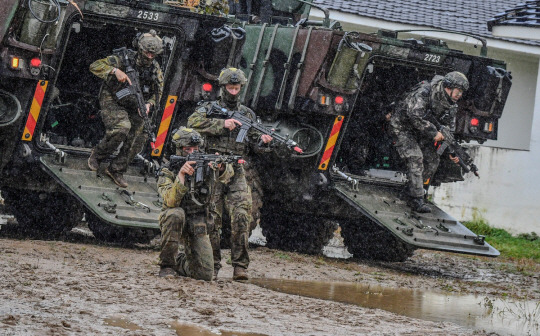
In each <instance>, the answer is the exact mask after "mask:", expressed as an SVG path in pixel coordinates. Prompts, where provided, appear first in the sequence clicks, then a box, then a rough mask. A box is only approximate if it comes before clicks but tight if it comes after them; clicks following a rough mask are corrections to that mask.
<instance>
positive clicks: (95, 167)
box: [88, 149, 99, 171]
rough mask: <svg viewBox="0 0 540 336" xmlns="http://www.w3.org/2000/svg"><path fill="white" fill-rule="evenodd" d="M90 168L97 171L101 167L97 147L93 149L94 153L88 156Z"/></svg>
mask: <svg viewBox="0 0 540 336" xmlns="http://www.w3.org/2000/svg"><path fill="white" fill-rule="evenodd" d="M88 168H90V170H91V171H97V170H98V169H99V161H98V159H97V158H96V150H95V149H92V153H91V154H90V157H89V158H88Z"/></svg>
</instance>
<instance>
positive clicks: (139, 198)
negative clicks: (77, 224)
mask: <svg viewBox="0 0 540 336" xmlns="http://www.w3.org/2000/svg"><path fill="white" fill-rule="evenodd" d="M62 161H63V162H62ZM40 162H41V164H42V166H43V168H44V169H45V171H46V172H47V173H48V174H49V175H50V176H52V177H53V178H54V179H55V180H56V181H57V182H58V183H59V184H61V185H62V186H64V188H66V189H67V190H68V191H69V192H70V193H71V194H72V195H75V197H76V198H77V199H79V200H80V201H81V202H83V203H84V204H85V206H86V207H87V208H88V209H89V210H90V211H91V212H92V213H93V214H95V215H97V216H98V217H99V218H100V220H101V221H103V222H105V223H107V224H112V225H118V226H128V227H138V228H148V229H159V223H158V216H159V212H160V211H161V204H162V203H161V200H160V197H159V195H158V192H157V182H156V179H155V177H153V176H150V177H144V176H141V174H140V173H139V172H137V171H135V169H134V168H133V167H130V169H129V170H128V172H127V173H126V174H124V178H125V179H126V181H127V182H128V183H129V187H128V188H126V189H124V188H119V187H118V186H116V184H114V182H113V181H112V180H111V179H110V178H109V177H108V176H105V174H102V176H101V177H97V176H96V172H93V171H90V170H89V169H88V167H87V163H86V162H87V158H84V157H83V158H79V157H73V156H68V157H66V158H65V159H64V160H58V158H57V157H55V156H54V155H44V156H42V157H41V158H40Z"/></svg>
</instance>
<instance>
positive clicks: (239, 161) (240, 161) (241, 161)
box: [238, 159, 246, 164]
mask: <svg viewBox="0 0 540 336" xmlns="http://www.w3.org/2000/svg"><path fill="white" fill-rule="evenodd" d="M238 163H239V164H244V163H246V160H244V159H240V160H238Z"/></svg>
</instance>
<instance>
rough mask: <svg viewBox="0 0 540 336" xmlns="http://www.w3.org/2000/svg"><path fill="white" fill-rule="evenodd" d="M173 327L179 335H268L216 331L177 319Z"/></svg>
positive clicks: (263, 335) (172, 324)
mask: <svg viewBox="0 0 540 336" xmlns="http://www.w3.org/2000/svg"><path fill="white" fill-rule="evenodd" d="M171 328H172V329H174V330H176V335H178V336H218V335H220V336H268V335H265V334H253V333H245V332H236V331H224V330H219V331H217V330H216V332H213V331H212V330H209V329H206V328H203V327H201V326H198V325H195V324H190V323H181V322H177V321H175V322H173V323H171Z"/></svg>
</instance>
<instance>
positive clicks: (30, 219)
mask: <svg viewBox="0 0 540 336" xmlns="http://www.w3.org/2000/svg"><path fill="white" fill-rule="evenodd" d="M2 196H3V197H4V203H5V207H6V212H8V213H11V214H12V215H13V216H14V217H15V219H17V223H18V225H19V227H20V229H21V230H23V231H25V232H37V233H41V234H50V235H57V234H60V233H62V232H67V231H70V230H71V229H72V228H73V227H75V226H76V225H77V224H79V223H80V221H81V219H82V216H83V209H82V207H81V205H80V204H79V203H78V202H77V200H76V199H75V198H74V197H73V196H71V195H69V194H64V193H47V192H40V191H31V190H17V189H11V188H7V189H3V190H2Z"/></svg>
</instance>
